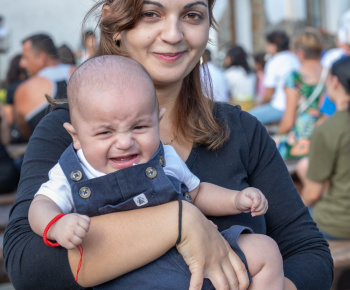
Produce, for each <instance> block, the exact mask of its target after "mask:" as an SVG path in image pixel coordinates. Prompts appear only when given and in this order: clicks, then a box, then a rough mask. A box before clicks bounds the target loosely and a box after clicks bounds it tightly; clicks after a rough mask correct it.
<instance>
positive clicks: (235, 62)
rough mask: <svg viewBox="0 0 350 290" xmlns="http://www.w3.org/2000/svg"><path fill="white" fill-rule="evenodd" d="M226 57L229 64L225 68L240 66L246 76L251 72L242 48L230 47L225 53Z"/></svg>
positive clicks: (237, 46)
mask: <svg viewBox="0 0 350 290" xmlns="http://www.w3.org/2000/svg"><path fill="white" fill-rule="evenodd" d="M226 57H228V58H229V59H230V64H229V65H228V66H227V68H229V67H231V66H240V67H242V68H244V70H245V71H246V73H247V74H248V73H250V72H251V68H250V67H249V65H248V60H247V57H248V56H247V53H246V52H245V50H244V49H243V47H241V46H239V45H234V46H232V47H231V48H230V49H229V51H228V52H227V54H226Z"/></svg>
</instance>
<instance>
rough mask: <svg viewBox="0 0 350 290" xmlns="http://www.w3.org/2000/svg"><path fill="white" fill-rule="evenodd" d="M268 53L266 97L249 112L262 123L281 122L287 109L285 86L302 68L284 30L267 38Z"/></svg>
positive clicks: (274, 32)
mask: <svg viewBox="0 0 350 290" xmlns="http://www.w3.org/2000/svg"><path fill="white" fill-rule="evenodd" d="M266 41H267V46H266V53H267V54H269V55H270V58H269V59H268V60H267V62H266V65H265V74H264V86H265V95H264V97H263V99H262V105H260V106H258V107H255V108H253V109H252V110H250V111H249V113H251V114H252V115H253V116H255V117H256V118H257V119H258V120H259V121H260V122H261V123H263V124H268V123H272V122H279V121H280V120H281V119H282V117H283V114H284V111H285V109H286V95H285V92H284V86H285V82H286V78H287V76H288V75H289V74H290V73H291V72H292V71H293V70H297V69H298V68H299V66H300V63H299V60H298V58H297V57H296V55H295V54H293V53H292V52H290V51H289V37H288V36H287V34H286V33H285V32H284V31H282V30H275V31H272V32H271V33H269V34H267V36H266Z"/></svg>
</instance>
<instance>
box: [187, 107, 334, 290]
mask: <svg viewBox="0 0 350 290" xmlns="http://www.w3.org/2000/svg"><path fill="white" fill-rule="evenodd" d="M216 117H217V119H218V120H219V121H223V122H226V123H227V124H228V126H229V128H230V138H229V140H228V141H227V143H226V144H225V145H224V146H223V147H222V148H220V149H219V150H217V151H208V150H206V148H202V147H201V146H198V147H196V148H195V149H194V150H192V152H191V154H190V156H189V158H188V160H187V161H186V164H187V166H188V167H189V168H190V169H191V171H192V172H193V173H194V174H196V175H197V176H198V177H199V178H200V180H201V181H202V182H210V183H214V184H217V185H219V186H222V187H225V188H230V189H234V190H242V189H244V188H246V187H249V186H252V187H256V188H258V189H260V190H261V191H262V193H263V194H264V195H265V196H266V198H267V200H268V202H269V209H268V211H267V213H266V214H265V215H264V216H261V217H254V218H252V217H251V216H250V215H249V214H239V215H233V216H225V217H209V218H210V219H211V220H213V222H214V223H215V224H217V225H218V227H219V230H220V231H222V230H224V229H226V228H228V227H230V226H231V225H233V224H238V225H243V226H248V227H251V228H252V229H253V230H254V232H255V233H261V234H267V235H269V236H270V237H272V238H273V239H274V240H275V241H276V242H277V244H278V246H279V249H280V251H281V254H282V257H283V260H284V273H285V276H286V277H288V278H289V279H290V280H291V281H293V283H294V284H295V285H296V286H297V288H298V289H330V287H331V284H332V281H333V260H332V257H331V254H330V251H329V248H328V244H327V242H326V241H325V239H324V238H323V236H322V234H321V233H320V232H319V231H318V229H317V227H316V224H315V222H314V221H313V220H312V218H311V217H310V215H309V212H308V209H307V208H306V207H305V206H304V204H303V203H302V201H301V199H300V196H299V194H298V192H297V190H296V188H295V186H294V183H293V181H292V179H291V177H290V174H289V172H288V170H287V168H286V166H285V164H284V162H283V160H282V158H281V156H280V154H279V152H278V150H277V149H276V144H275V142H274V141H273V140H272V139H271V138H270V136H269V135H268V134H267V132H266V130H265V128H264V127H263V126H262V125H261V123H260V122H258V121H257V119H256V118H255V117H253V116H251V115H250V114H249V113H246V112H243V111H241V109H240V108H239V107H236V106H230V105H222V104H218V105H217V106H216Z"/></svg>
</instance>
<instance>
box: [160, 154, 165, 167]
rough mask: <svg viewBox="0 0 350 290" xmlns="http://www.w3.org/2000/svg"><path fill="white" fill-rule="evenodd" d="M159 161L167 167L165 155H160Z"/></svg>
mask: <svg viewBox="0 0 350 290" xmlns="http://www.w3.org/2000/svg"><path fill="white" fill-rule="evenodd" d="M159 163H160V165H162V166H163V167H165V165H166V162H165V158H164V156H160V157H159Z"/></svg>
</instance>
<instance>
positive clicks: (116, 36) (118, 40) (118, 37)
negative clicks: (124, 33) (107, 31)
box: [113, 32, 122, 47]
mask: <svg viewBox="0 0 350 290" xmlns="http://www.w3.org/2000/svg"><path fill="white" fill-rule="evenodd" d="M121 39H122V37H121V35H120V32H117V33H115V34H114V35H113V41H114V42H115V44H116V46H118V47H120V41H121Z"/></svg>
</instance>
